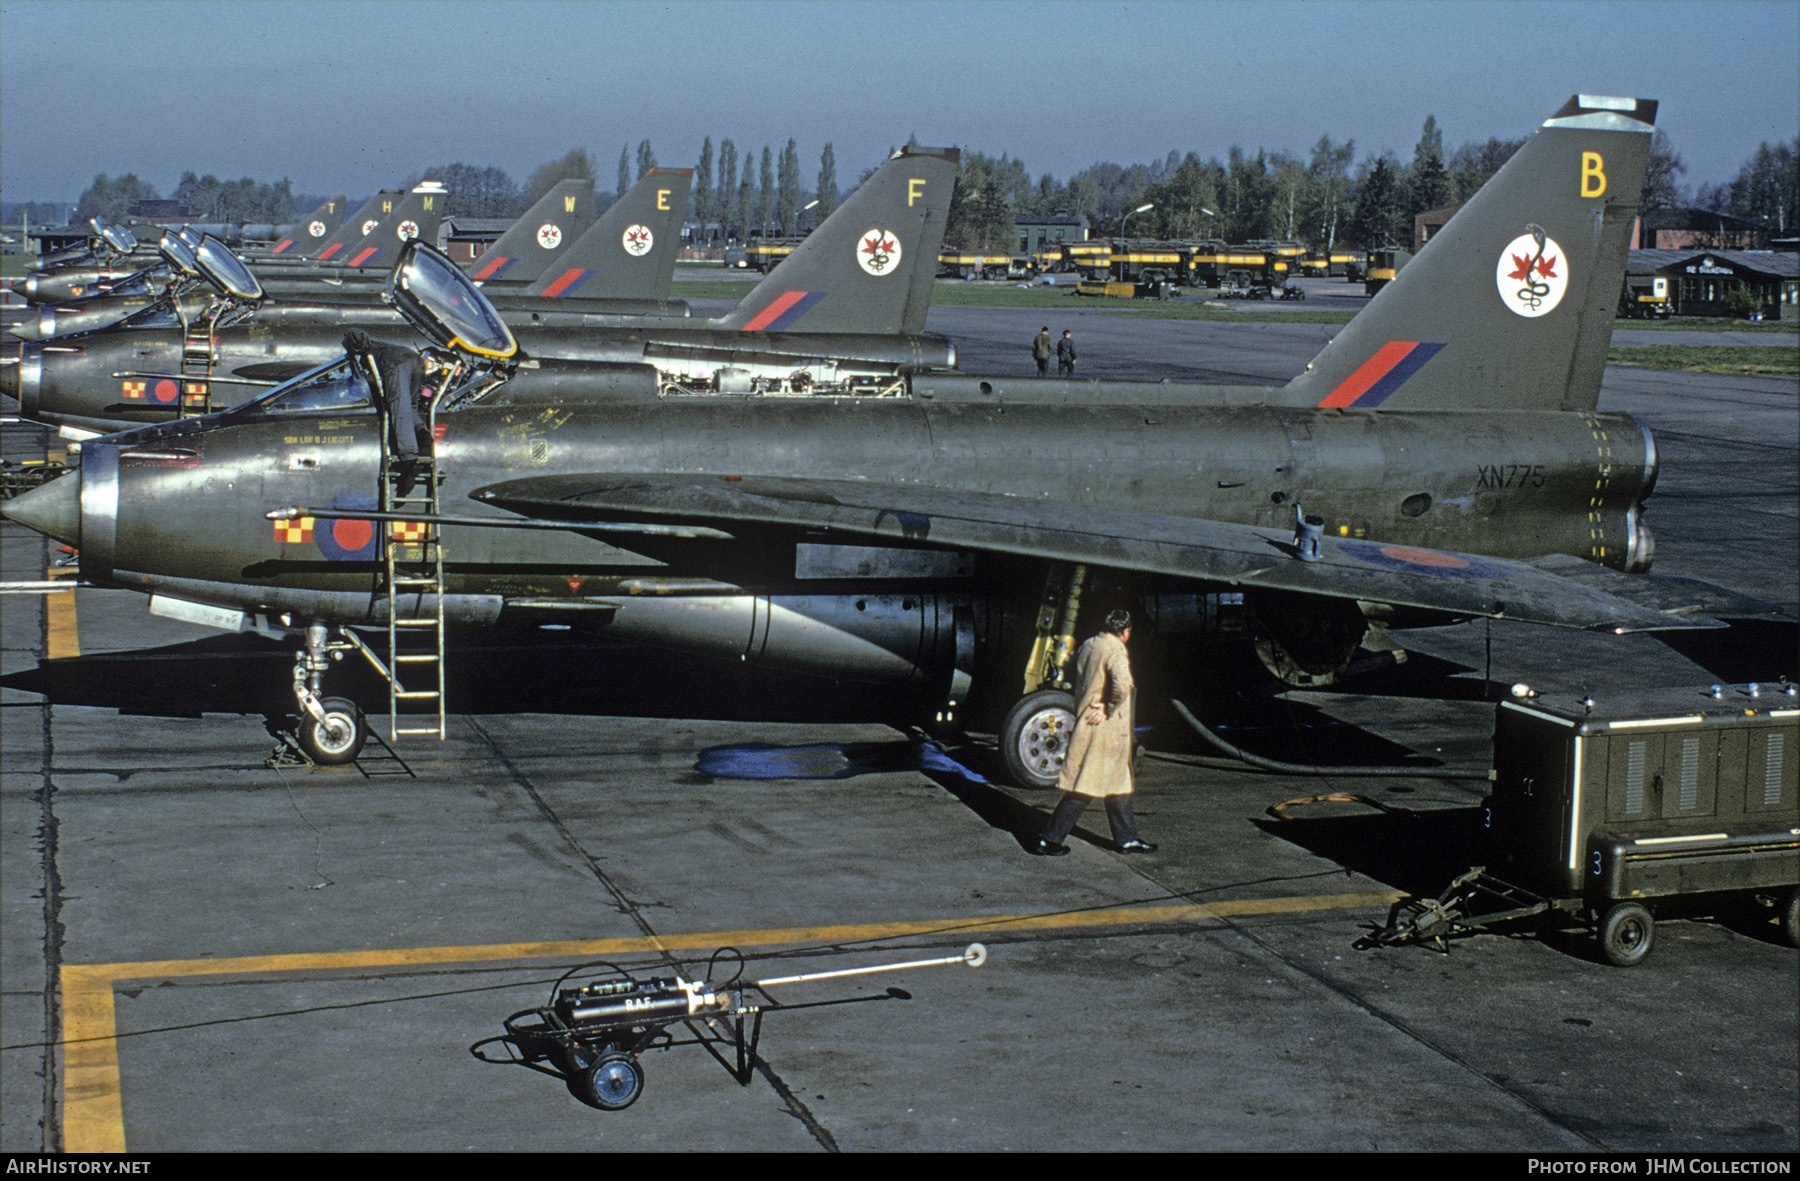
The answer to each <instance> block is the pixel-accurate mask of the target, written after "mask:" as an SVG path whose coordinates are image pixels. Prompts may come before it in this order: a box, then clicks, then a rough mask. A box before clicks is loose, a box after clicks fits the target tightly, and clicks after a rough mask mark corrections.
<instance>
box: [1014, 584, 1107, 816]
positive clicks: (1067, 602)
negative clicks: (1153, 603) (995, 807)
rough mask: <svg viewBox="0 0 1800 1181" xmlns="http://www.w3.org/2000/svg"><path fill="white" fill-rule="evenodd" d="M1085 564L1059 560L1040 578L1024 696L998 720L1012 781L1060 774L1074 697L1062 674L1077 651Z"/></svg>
mask: <svg viewBox="0 0 1800 1181" xmlns="http://www.w3.org/2000/svg"><path fill="white" fill-rule="evenodd" d="M1086 582H1087V567H1086V566H1079V565H1077V566H1066V565H1062V564H1060V563H1058V564H1056V565H1053V566H1052V567H1051V568H1050V573H1049V575H1048V576H1047V577H1046V578H1045V579H1044V593H1043V597H1042V598H1041V599H1040V600H1039V603H1038V613H1037V641H1036V642H1035V643H1034V644H1033V645H1032V649H1031V657H1030V659H1029V660H1028V661H1027V662H1026V665H1025V696H1023V697H1021V698H1019V700H1018V701H1016V702H1014V703H1013V707H1012V709H1010V710H1008V711H1007V714H1006V720H1005V721H1004V722H1003V723H1001V726H1000V755H1001V758H1002V759H1004V760H1005V762H1006V770H1007V773H1008V774H1009V775H1011V776H1012V778H1013V782H1015V783H1017V784H1018V785H1019V786H1021V787H1036V788H1051V787H1055V786H1056V781H1057V778H1058V777H1059V776H1060V775H1061V774H1062V766H1063V759H1064V758H1065V757H1066V756H1067V755H1068V753H1069V739H1070V737H1071V736H1072V735H1073V734H1074V733H1075V697H1074V695H1073V694H1071V693H1070V692H1069V691H1068V689H1069V685H1068V681H1067V680H1066V679H1065V677H1064V670H1065V668H1066V667H1067V665H1068V663H1069V660H1070V657H1071V656H1072V655H1073V654H1074V651H1075V619H1076V616H1078V615H1079V614H1080V613H1081V591H1082V587H1083V585H1084V584H1085V583H1086Z"/></svg>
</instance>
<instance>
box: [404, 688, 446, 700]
mask: <svg viewBox="0 0 1800 1181" xmlns="http://www.w3.org/2000/svg"><path fill="white" fill-rule="evenodd" d="M437 695H438V693H437V690H436V689H413V690H410V691H404V692H403V691H400V690H396V691H395V692H394V696H395V697H398V698H400V699H401V700H402V701H414V700H419V701H422V700H424V699H425V698H427V697H436V696H437Z"/></svg>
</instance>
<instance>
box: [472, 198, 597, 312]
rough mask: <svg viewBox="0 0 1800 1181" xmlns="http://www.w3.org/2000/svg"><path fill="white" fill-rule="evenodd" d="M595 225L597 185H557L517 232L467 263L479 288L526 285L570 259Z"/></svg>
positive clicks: (521, 221)
mask: <svg viewBox="0 0 1800 1181" xmlns="http://www.w3.org/2000/svg"><path fill="white" fill-rule="evenodd" d="M593 224H594V182H593V181H592V180H589V179H586V178H581V179H574V180H562V181H557V182H556V184H554V185H552V186H551V187H550V191H549V192H547V193H545V194H544V195H543V196H542V197H540V198H538V201H537V203H536V204H535V205H533V206H532V207H531V208H530V209H527V210H526V211H525V212H524V214H523V215H521V216H520V218H519V220H518V221H515V222H514V223H513V224H512V228H511V229H509V230H507V231H506V232H505V233H504V234H501V235H500V238H499V240H498V241H496V242H495V243H494V244H493V245H492V246H490V247H488V248H487V250H486V251H484V252H483V253H482V255H481V257H480V258H477V259H476V260H475V261H474V262H472V263H470V264H468V270H469V277H470V278H471V279H474V280H475V281H476V282H477V283H499V284H505V285H508V286H511V285H518V286H524V285H525V284H527V283H532V282H535V281H536V280H537V279H538V278H539V277H540V276H541V275H543V273H544V272H545V271H546V270H548V269H549V268H550V266H551V265H552V264H554V263H556V262H557V261H558V260H560V259H561V258H563V257H564V256H565V255H567V254H568V252H569V250H570V249H571V248H572V247H573V246H574V245H575V241H576V239H578V238H580V237H581V235H583V234H585V233H587V231H588V227H589V226H591V225H593Z"/></svg>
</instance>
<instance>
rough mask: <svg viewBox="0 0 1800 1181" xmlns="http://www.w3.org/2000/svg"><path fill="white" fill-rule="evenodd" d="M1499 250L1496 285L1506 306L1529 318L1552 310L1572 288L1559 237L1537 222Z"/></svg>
mask: <svg viewBox="0 0 1800 1181" xmlns="http://www.w3.org/2000/svg"><path fill="white" fill-rule="evenodd" d="M1530 229H1531V232H1530V233H1525V234H1520V235H1519V236H1518V237H1517V238H1514V239H1513V240H1512V241H1511V242H1508V243H1507V244H1506V248H1505V249H1504V250H1502V251H1501V252H1500V261H1499V263H1498V264H1497V265H1496V266H1495V267H1494V285H1495V286H1496V287H1497V288H1499V291H1500V299H1501V301H1502V302H1504V303H1505V304H1506V307H1507V310H1508V311H1510V312H1512V313H1513V314H1515V315H1519V316H1524V317H1526V318H1528V319H1536V318H1537V317H1539V316H1545V315H1548V314H1550V312H1551V311H1553V310H1554V309H1555V308H1556V305H1557V304H1559V303H1561V302H1562V297H1563V292H1565V291H1567V290H1568V289H1569V265H1568V264H1569V259H1568V255H1567V254H1565V253H1564V252H1563V248H1562V247H1561V246H1559V245H1557V242H1556V239H1555V238H1552V237H1550V236H1549V235H1547V234H1545V233H1544V231H1543V230H1541V229H1539V228H1538V227H1537V226H1532V227H1530Z"/></svg>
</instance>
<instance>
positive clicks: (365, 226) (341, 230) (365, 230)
mask: <svg viewBox="0 0 1800 1181" xmlns="http://www.w3.org/2000/svg"><path fill="white" fill-rule="evenodd" d="M399 197H400V190H399V189H382V190H381V191H380V192H379V193H376V194H375V195H374V196H373V197H370V198H369V199H368V200H367V201H364V202H363V203H362V207H361V208H360V209H358V210H357V211H356V212H355V213H352V214H351V215H350V216H349V217H346V218H345V219H344V220H343V221H341V222H339V223H338V228H337V230H336V232H334V233H332V234H330V235H328V236H327V237H326V239H325V241H323V242H321V243H320V244H319V250H318V253H316V254H314V255H313V257H314V258H315V259H317V260H319V261H320V262H338V263H341V262H343V261H344V260H345V259H346V258H348V257H350V255H351V253H352V247H354V246H355V245H356V244H357V243H358V242H361V241H362V240H363V239H364V238H366V237H368V236H369V235H370V234H371V233H373V232H374V230H375V227H376V226H378V225H380V224H381V219H382V218H383V217H385V216H386V214H384V213H383V212H382V211H381V206H382V203H383V202H387V203H388V207H389V208H390V209H391V208H392V207H393V202H394V201H396V200H398V199H399Z"/></svg>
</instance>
